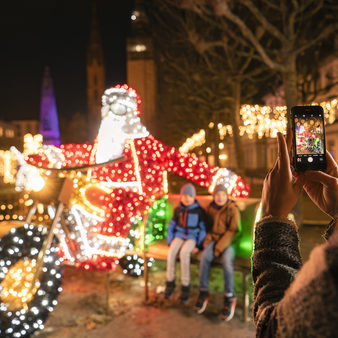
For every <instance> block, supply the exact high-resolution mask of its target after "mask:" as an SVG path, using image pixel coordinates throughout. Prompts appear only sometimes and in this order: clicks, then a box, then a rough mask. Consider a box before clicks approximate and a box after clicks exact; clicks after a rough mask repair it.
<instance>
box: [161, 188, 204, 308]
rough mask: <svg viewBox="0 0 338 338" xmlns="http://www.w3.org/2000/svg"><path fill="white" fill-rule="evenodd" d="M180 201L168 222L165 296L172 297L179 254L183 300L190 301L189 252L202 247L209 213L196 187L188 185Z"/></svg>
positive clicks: (182, 301) (182, 192) (183, 189)
mask: <svg viewBox="0 0 338 338" xmlns="http://www.w3.org/2000/svg"><path fill="white" fill-rule="evenodd" d="M180 194H181V202H180V204H179V206H178V207H177V208H176V209H175V212H174V216H173V218H172V220H171V221H170V223H169V225H168V231H167V242H168V245H169V246H170V248H169V252H168V259H167V281H166V288H165V291H164V297H165V298H166V299H169V298H170V297H171V295H172V294H173V292H174V289H175V271H176V257H177V255H178V253H180V262H181V284H182V290H181V296H180V301H181V303H184V304H185V303H187V302H188V300H189V290H190V255H191V253H192V252H195V251H197V250H198V249H197V248H198V247H201V245H202V243H203V240H204V238H205V236H206V214H205V211H204V209H203V208H202V207H201V206H200V205H199V203H198V202H197V201H196V200H195V197H196V190H195V187H194V186H193V185H192V184H191V183H188V184H185V185H184V186H183V187H182V188H181V191H180Z"/></svg>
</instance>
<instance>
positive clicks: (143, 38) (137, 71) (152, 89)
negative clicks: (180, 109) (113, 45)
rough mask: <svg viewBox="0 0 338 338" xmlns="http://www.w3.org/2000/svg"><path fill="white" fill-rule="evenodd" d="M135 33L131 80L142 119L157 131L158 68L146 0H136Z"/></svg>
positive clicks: (129, 51) (131, 41)
mask: <svg viewBox="0 0 338 338" xmlns="http://www.w3.org/2000/svg"><path fill="white" fill-rule="evenodd" d="M134 8H135V9H134V11H133V12H132V15H131V34H130V37H128V39H127V83H128V85H129V86H131V87H133V88H134V89H135V90H136V91H137V93H138V94H139V95H140V98H141V101H142V103H141V121H142V123H143V124H144V125H145V126H146V127H147V129H148V130H149V131H150V132H154V128H155V124H154V119H155V111H156V71H155V61H154V52H153V42H152V38H151V31H150V27H149V21H148V17H147V15H146V12H145V10H144V6H143V0H135V5H134Z"/></svg>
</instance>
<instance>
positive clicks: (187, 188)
mask: <svg viewBox="0 0 338 338" xmlns="http://www.w3.org/2000/svg"><path fill="white" fill-rule="evenodd" d="M180 194H181V195H189V196H191V197H195V196H196V189H195V187H194V186H193V185H192V184H191V183H187V184H185V185H184V186H183V187H182V188H181V191H180Z"/></svg>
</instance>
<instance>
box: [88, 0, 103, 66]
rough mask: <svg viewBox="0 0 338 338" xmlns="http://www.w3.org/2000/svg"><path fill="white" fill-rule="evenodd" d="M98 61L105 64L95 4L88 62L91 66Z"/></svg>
mask: <svg viewBox="0 0 338 338" xmlns="http://www.w3.org/2000/svg"><path fill="white" fill-rule="evenodd" d="M94 59H96V60H97V61H98V63H99V64H103V53H102V44H101V37H100V30H99V24H98V14H97V8H96V5H95V3H93V9H92V23H91V30H90V38H89V46H88V54H87V62H88V63H89V64H90V63H92V62H93V61H94Z"/></svg>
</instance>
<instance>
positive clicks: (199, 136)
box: [180, 99, 338, 153]
mask: <svg viewBox="0 0 338 338" xmlns="http://www.w3.org/2000/svg"><path fill="white" fill-rule="evenodd" d="M312 105H317V103H313V104H312ZM320 106H322V108H323V109H324V115H325V119H326V121H327V123H328V124H332V123H334V121H335V119H336V111H337V109H338V100H337V99H333V100H331V101H324V102H321V103H320ZM286 110H287V108H286V106H276V107H270V106H259V105H253V106H252V105H243V106H242V107H241V109H240V116H241V120H242V125H240V126H239V134H240V136H244V135H245V134H246V135H247V136H248V137H249V138H250V139H251V138H253V136H254V135H257V136H258V138H262V137H263V136H266V137H277V132H284V131H285V130H286V121H287V120H286ZM213 127H214V123H213V122H210V123H209V128H213ZM217 128H218V131H219V135H220V139H221V140H222V139H224V137H225V136H226V135H229V136H232V134H233V132H232V126H231V125H222V124H221V123H219V124H218V125H217ZM205 142H206V139H205V130H204V129H201V130H200V131H199V132H197V133H195V134H193V135H192V136H191V137H189V138H187V139H186V141H185V142H184V143H183V144H182V146H181V147H180V151H181V152H184V153H188V152H189V151H191V150H192V149H194V148H197V147H200V146H201V145H203V144H204V143H205Z"/></svg>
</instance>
